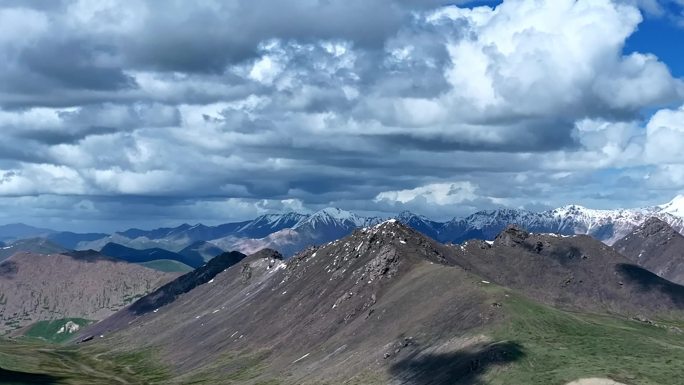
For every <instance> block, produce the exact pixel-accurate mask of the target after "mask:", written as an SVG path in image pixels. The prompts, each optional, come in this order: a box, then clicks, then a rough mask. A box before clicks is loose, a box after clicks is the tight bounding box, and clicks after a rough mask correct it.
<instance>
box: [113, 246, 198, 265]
mask: <svg viewBox="0 0 684 385" xmlns="http://www.w3.org/2000/svg"><path fill="white" fill-rule="evenodd" d="M100 252H101V253H102V254H104V255H108V256H110V257H115V258H119V259H121V260H124V261H126V262H132V263H142V262H150V261H154V260H162V259H170V260H173V261H178V262H180V263H183V264H185V265H188V266H190V267H192V268H197V267H199V266H201V265H202V264H204V258H202V257H201V256H199V255H189V256H184V255H181V254H178V253H174V252H172V251H168V250H164V249H160V248H153V249H144V250H137V249H133V248H130V247H126V246H123V245H119V244H117V243H111V242H110V243H108V244H106V245H105V246H104V247H103V248H102V250H100Z"/></svg>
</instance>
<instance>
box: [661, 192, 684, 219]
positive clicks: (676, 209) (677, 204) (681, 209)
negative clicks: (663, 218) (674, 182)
mask: <svg viewBox="0 0 684 385" xmlns="http://www.w3.org/2000/svg"><path fill="white" fill-rule="evenodd" d="M658 208H660V212H661V213H668V214H671V215H674V216H676V217H680V218H684V195H677V196H676V197H675V198H674V199H673V200H671V201H670V202H668V203H665V204H664V205H660V206H658Z"/></svg>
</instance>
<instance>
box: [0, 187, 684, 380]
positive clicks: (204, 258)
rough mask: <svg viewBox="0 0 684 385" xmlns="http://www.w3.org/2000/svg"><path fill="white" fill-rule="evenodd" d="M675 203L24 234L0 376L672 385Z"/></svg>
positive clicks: (678, 353)
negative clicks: (443, 217) (439, 218)
mask: <svg viewBox="0 0 684 385" xmlns="http://www.w3.org/2000/svg"><path fill="white" fill-rule="evenodd" d="M678 202H684V199H682V198H681V197H680V198H677V199H675V201H673V202H671V203H669V204H666V205H663V206H658V207H654V208H646V209H637V210H614V211H601V210H590V209H585V208H582V207H579V206H568V207H565V208H561V209H556V210H551V211H547V212H542V213H530V212H524V211H518V210H497V211H492V212H482V213H477V214H474V215H472V216H470V217H467V218H463V219H457V220H453V221H450V222H446V223H439V222H434V221H430V220H428V219H427V218H424V217H420V216H417V215H412V214H409V213H403V214H401V215H399V216H397V217H396V218H391V219H378V218H365V217H360V216H357V215H355V214H353V213H349V212H344V211H342V210H337V209H326V210H323V211H320V212H317V213H314V214H311V215H302V214H292V213H291V214H285V215H274V216H264V217H260V218H258V219H256V220H254V221H250V222H243V223H239V224H226V225H220V226H214V227H210V226H202V225H197V226H189V225H188V226H185V225H184V226H181V227H178V228H173V229H159V230H153V231H142V230H128V231H125V232H121V233H117V234H112V235H102V236H101V237H100V238H97V239H94V238H95V237H96V236H94V235H92V234H88V235H86V234H74V233H70V234H65V233H59V232H55V231H52V230H46V229H36V230H35V231H32V230H31V229H30V228H22V231H23V233H22V235H21V237H14V238H12V236H10V235H5V236H4V237H5V238H4V241H5V242H6V245H5V246H3V247H9V248H8V249H5V250H12V251H13V252H14V253H13V254H11V255H9V256H7V257H6V258H5V259H4V261H2V262H0V293H2V296H0V317H2V320H3V322H4V326H3V327H4V329H2V330H3V332H4V333H5V335H4V336H3V337H2V340H1V341H0V383H5V384H10V383H11V384H32V383H45V384H254V385H256V384H262V385H265V384H271V385H275V384H415V385H427V384H440V385H441V384H521V385H523V384H525V385H527V384H540V385H541V384H544V385H546V384H558V385H566V384H567V385H570V384H572V385H575V384H606V385H608V384H611V385H614V384H628V385H632V384H633V385H637V384H649V385H650V384H673V385H674V384H681V383H682V380H683V377H682V376H683V373H684V286H682V283H684V282H683V281H682V272H683V271H684V244H682V242H684V241H682V240H684V237H683V236H682V235H681V234H680V232H681V230H682V227H681V224H682V218H681V217H679V216H677V215H675V214H677V213H678V212H679V211H677V210H675V209H673V207H675V206H676V205H677V203H678ZM673 213H674V214H673ZM8 229H9V227H6V228H5V230H8ZM25 230H28V231H25ZM38 231H41V232H42V233H37V232H38ZM15 233H16V231H15ZM0 234H2V232H0ZM5 234H10V231H6V233H5ZM285 234H286V235H285ZM22 237H23V238H22ZM304 240H306V243H305V244H303V243H300V242H304ZM117 241H118V242H117ZM86 245H90V246H92V250H89V251H74V250H73V249H82V248H84V247H86ZM97 245H101V246H102V247H100V248H99V249H98V250H97V251H96V250H94V249H95V248H96V247H95V246H97ZM236 245H240V247H236ZM10 248H11V249H10ZM8 254H9V252H8ZM182 266H183V268H182V269H181V268H180V267H182Z"/></svg>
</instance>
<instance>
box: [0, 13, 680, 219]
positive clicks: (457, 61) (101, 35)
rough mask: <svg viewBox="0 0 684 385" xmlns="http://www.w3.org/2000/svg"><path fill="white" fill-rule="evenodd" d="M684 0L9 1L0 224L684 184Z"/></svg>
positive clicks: (514, 204)
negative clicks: (473, 0)
mask: <svg viewBox="0 0 684 385" xmlns="http://www.w3.org/2000/svg"><path fill="white" fill-rule="evenodd" d="M683 45H684V0H505V1H503V2H501V1H475V2H468V1H445V0H375V1H367V0H339V1H338V0H288V1H278V2H274V1H272V0H224V1H219V0H198V1H192V2H190V1H183V0H168V1H163V2H162V1H153V0H123V1H119V0H117V1H113V0H55V1H38V0H23V1H22V0H0V134H1V135H2V140H0V223H14V222H24V223H29V224H33V225H40V226H46V227H51V228H56V229H65V230H74V231H113V230H117V229H123V228H127V227H142V228H152V227H158V226H165V225H174V224H179V223H183V222H188V223H197V222H203V223H206V224H215V223H222V222H229V221H233V220H243V219H248V218H252V217H255V216H257V215H261V214H264V213H272V212H283V211H300V212H311V211H315V210H317V209H320V208H323V207H327V206H335V207H339V208H342V209H347V210H352V211H356V212H358V213H361V214H373V215H391V214H394V213H397V212H400V211H404V210H410V211H413V212H416V213H419V214H423V215H427V216H429V217H432V218H434V219H438V220H444V219H449V218H452V217H455V216H460V215H466V214H469V213H472V212H474V211H477V210H481V209H490V208H495V207H511V208H525V209H530V210H543V209H547V208H552V207H558V206H562V205H567V204H581V205H584V206H587V207H592V208H617V207H642V206H649V205H654V204H660V203H665V202H667V201H669V200H671V199H672V198H673V197H674V196H675V195H677V194H680V193H682V192H684V46H683Z"/></svg>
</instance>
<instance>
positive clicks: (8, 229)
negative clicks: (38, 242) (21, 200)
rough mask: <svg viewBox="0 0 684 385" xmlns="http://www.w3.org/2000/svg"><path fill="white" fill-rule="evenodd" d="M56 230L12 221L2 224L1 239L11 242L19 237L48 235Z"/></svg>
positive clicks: (0, 228) (0, 226) (0, 227)
mask: <svg viewBox="0 0 684 385" xmlns="http://www.w3.org/2000/svg"><path fill="white" fill-rule="evenodd" d="M55 232H56V231H54V230H50V229H43V228H40V227H34V226H29V225H25V224H23V223H12V224H8V225H0V241H4V242H11V241H16V240H18V239H25V238H38V237H46V236H48V235H50V234H52V233H55Z"/></svg>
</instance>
